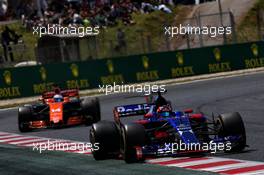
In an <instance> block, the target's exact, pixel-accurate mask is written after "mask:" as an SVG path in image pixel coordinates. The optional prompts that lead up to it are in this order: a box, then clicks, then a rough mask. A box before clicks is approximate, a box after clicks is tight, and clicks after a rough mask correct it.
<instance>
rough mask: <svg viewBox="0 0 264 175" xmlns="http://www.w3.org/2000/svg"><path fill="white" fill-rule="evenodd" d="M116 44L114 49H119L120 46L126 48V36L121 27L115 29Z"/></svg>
mask: <svg viewBox="0 0 264 175" xmlns="http://www.w3.org/2000/svg"><path fill="white" fill-rule="evenodd" d="M116 37H117V46H116V48H115V50H116V51H120V50H121V49H122V48H126V38H125V33H124V31H122V29H121V28H119V29H117V35H116Z"/></svg>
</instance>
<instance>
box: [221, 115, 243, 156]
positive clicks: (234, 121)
mask: <svg viewBox="0 0 264 175" xmlns="http://www.w3.org/2000/svg"><path fill="white" fill-rule="evenodd" d="M217 123H218V124H219V125H220V130H219V135H220V136H222V137H226V136H234V135H235V136H239V139H238V141H236V142H234V143H231V150H227V151H226V152H240V151H242V150H243V149H244V148H245V147H246V130H245V126H244V122H243V120H242V117H241V116H240V114H239V113H238V112H235V113H228V114H221V115H220V116H219V118H218V119H217Z"/></svg>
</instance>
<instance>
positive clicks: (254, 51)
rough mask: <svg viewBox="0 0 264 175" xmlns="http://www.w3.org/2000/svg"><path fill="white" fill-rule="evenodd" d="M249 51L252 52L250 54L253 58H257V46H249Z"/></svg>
mask: <svg viewBox="0 0 264 175" xmlns="http://www.w3.org/2000/svg"><path fill="white" fill-rule="evenodd" d="M251 51H252V53H253V55H254V56H255V57H257V56H258V54H259V53H258V45H257V44H252V46H251Z"/></svg>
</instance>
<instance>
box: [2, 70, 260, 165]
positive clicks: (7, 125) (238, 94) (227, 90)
mask: <svg viewBox="0 0 264 175" xmlns="http://www.w3.org/2000/svg"><path fill="white" fill-rule="evenodd" d="M167 90H168V93H167V94H166V95H165V97H166V98H167V99H168V100H170V101H171V102H172V105H173V107H174V108H175V109H179V110H182V109H185V108H193V109H195V110H196V111H202V112H204V113H205V114H207V115H209V116H211V114H212V112H214V113H215V115H216V114H218V113H225V112H234V111H238V112H240V114H241V115H242V117H243V120H244V122H245V126H246V131H247V140H248V145H249V146H250V147H249V148H247V150H246V151H245V152H243V153H238V154H226V155H224V154H220V155H217V156H220V157H229V158H235V159H245V160H254V161H264V149H263V144H264V134H263V133H264V73H256V74H251V75H243V76H237V77H230V78H221V79H214V80H206V81H198V82H193V83H187V84H181V85H177V86H168V87H167ZM131 96H135V94H114V95H108V96H101V97H99V98H100V101H101V112H102V119H103V120H112V119H113V118H112V116H113V115H112V109H113V107H114V106H116V105H122V104H131V103H142V102H144V98H142V97H131ZM124 120H126V121H130V120H132V118H126V119H124ZM89 129H90V127H84V126H77V127H72V128H64V129H49V130H41V131H35V132H31V133H26V134H27V135H35V136H41V137H48V138H58V139H69V140H76V141H89V138H88V132H89ZM0 131H5V132H10V133H19V131H18V129H17V109H9V110H1V111H0ZM20 134H21V133H20Z"/></svg>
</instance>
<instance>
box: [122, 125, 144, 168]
mask: <svg viewBox="0 0 264 175" xmlns="http://www.w3.org/2000/svg"><path fill="white" fill-rule="evenodd" d="M145 135H146V133H145V128H144V126H143V125H140V124H136V123H131V124H126V125H124V126H123V127H122V141H123V143H122V146H121V153H122V155H123V159H124V160H125V162H126V163H136V162H139V161H143V160H144V157H143V155H142V152H141V147H142V146H143V145H144V144H145V139H146V136H145Z"/></svg>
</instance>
